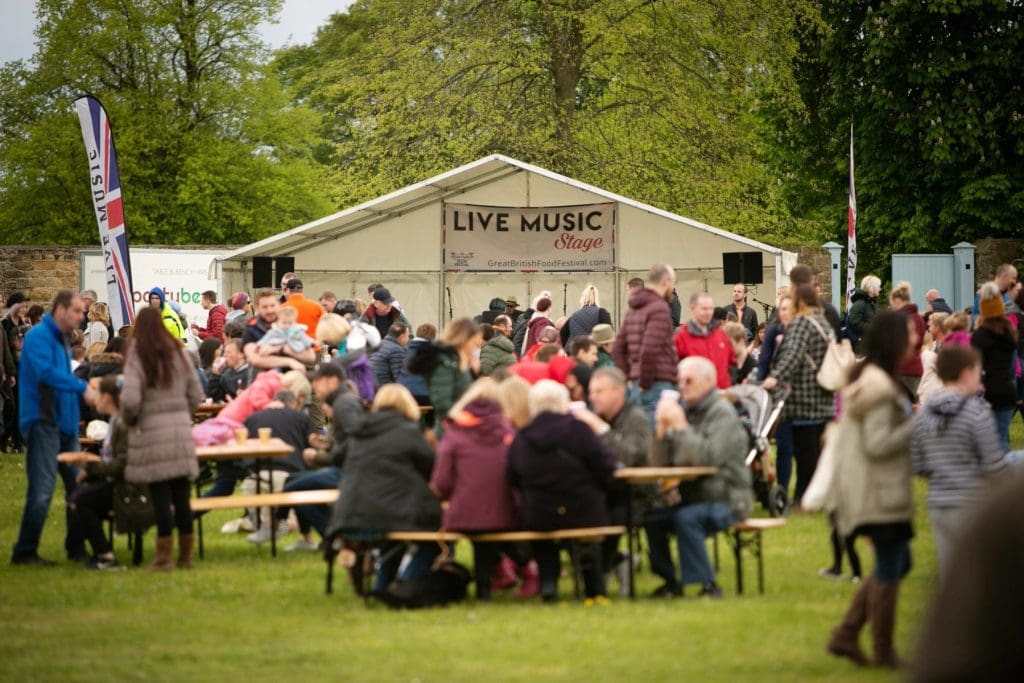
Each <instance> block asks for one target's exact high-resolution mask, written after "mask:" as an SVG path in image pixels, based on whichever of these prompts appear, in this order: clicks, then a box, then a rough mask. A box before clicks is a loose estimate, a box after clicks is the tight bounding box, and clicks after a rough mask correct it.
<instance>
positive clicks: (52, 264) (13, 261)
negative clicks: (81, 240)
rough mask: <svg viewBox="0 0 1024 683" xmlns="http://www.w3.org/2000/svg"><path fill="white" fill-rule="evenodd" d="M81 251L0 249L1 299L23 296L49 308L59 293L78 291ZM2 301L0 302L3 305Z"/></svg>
mask: <svg viewBox="0 0 1024 683" xmlns="http://www.w3.org/2000/svg"><path fill="white" fill-rule="evenodd" d="M79 250H80V247H23V246H11V247H0V264H3V265H2V266H0V297H2V299H3V300H6V299H7V297H8V296H9V295H10V294H12V293H13V292H18V291H20V292H24V293H25V294H27V295H28V297H29V299H31V300H32V302H33V303H38V304H42V305H43V306H47V305H48V304H49V302H50V300H51V299H52V298H53V295H54V293H55V292H56V291H57V290H58V289H78V267H79V264H78V252H79ZM2 303H3V301H2V300H0V305H2Z"/></svg>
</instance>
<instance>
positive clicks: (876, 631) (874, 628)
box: [868, 581, 903, 669]
mask: <svg viewBox="0 0 1024 683" xmlns="http://www.w3.org/2000/svg"><path fill="white" fill-rule="evenodd" d="M899 592H900V584H899V581H872V589H871V592H870V593H869V594H868V613H869V614H870V620H871V638H872V640H873V641H874V649H875V665H876V666H882V667H886V668H889V669H899V668H902V667H903V662H902V661H901V660H900V658H899V657H898V656H897V655H896V650H895V648H894V647H893V644H892V639H893V633H894V632H895V631H896V600H897V598H898V597H899Z"/></svg>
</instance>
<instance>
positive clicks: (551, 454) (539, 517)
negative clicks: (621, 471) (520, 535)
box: [508, 413, 617, 531]
mask: <svg viewBox="0 0 1024 683" xmlns="http://www.w3.org/2000/svg"><path fill="white" fill-rule="evenodd" d="M616 467H617V461H616V460H615V456H614V455H613V454H612V452H611V450H609V448H608V447H607V446H606V445H605V444H604V443H603V442H602V441H601V440H600V439H599V438H598V437H597V436H596V435H595V434H594V432H593V431H592V430H591V429H590V427H588V426H587V425H585V424H583V423H582V422H580V421H579V420H577V419H576V418H574V417H572V416H571V415H558V414H555V413H541V414H539V415H537V417H535V418H533V420H531V421H530V423H529V424H528V425H526V426H525V427H523V429H522V430H521V431H520V432H519V434H518V436H516V438H515V441H513V442H512V446H511V447H510V449H509V452H508V481H509V484H510V485H511V486H512V488H513V489H516V490H518V491H519V492H520V494H521V496H522V504H521V506H520V515H521V518H520V525H521V526H522V527H523V528H524V529H529V530H531V531H549V530H552V529H574V528H579V527H589V526H602V525H605V524H607V523H608V511H607V505H606V492H607V491H608V489H609V488H610V487H611V485H612V483H613V481H614V479H613V474H614V472H615V469H616Z"/></svg>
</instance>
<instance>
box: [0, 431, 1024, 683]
mask: <svg viewBox="0 0 1024 683" xmlns="http://www.w3.org/2000/svg"><path fill="white" fill-rule="evenodd" d="M1020 440H1021V434H1020V433H1019V432H1018V433H1015V441H1016V442H1018V443H1019V442H1020ZM24 487H25V482H24V471H23V464H22V456H14V455H6V454H3V455H0V551H2V553H3V556H2V561H0V681H19V682H20V681H68V680H71V681H102V682H104V683H109V682H110V681H125V680H142V681H162V680H172V679H174V680H187V681H223V680H231V681H238V680H242V681H244V680H251V681H265V680H270V681H279V682H285V681H300V680H302V681H305V680H310V681H316V680H347V681H423V682H427V681H480V680H487V681H524V682H526V681H530V682H533V681H549V680H565V681H665V680H672V681H682V680H695V681H719V680H720V681H737V680H743V681H747V680H760V681H786V680H799V681H805V680H835V681H845V680H851V681H853V680H856V681H866V680H888V679H895V678H896V676H893V675H890V674H887V673H885V672H881V671H876V670H858V669H856V668H855V667H854V666H853V665H851V664H849V663H847V662H845V661H839V660H836V659H834V658H832V657H830V656H828V655H827V654H825V652H824V644H825V641H826V638H827V637H828V634H829V632H830V629H831V627H832V626H833V624H834V623H835V622H836V621H837V620H838V619H839V618H840V616H841V614H842V612H843V610H844V608H845V606H846V604H847V602H848V600H849V598H850V595H851V593H852V591H853V590H854V587H853V585H852V584H850V583H848V582H845V581H844V582H841V583H833V582H829V581H826V580H824V579H821V578H819V577H818V575H817V570H818V568H819V567H822V566H824V565H825V564H826V563H827V561H828V559H829V550H828V537H827V528H826V525H825V522H824V520H823V519H822V518H821V517H820V516H816V515H815V516H800V517H792V518H790V524H789V525H788V526H787V527H786V528H784V529H781V530H777V531H775V532H771V533H769V534H766V538H765V543H766V565H767V574H768V585H767V594H766V595H764V596H759V595H757V594H756V589H755V583H754V578H755V577H754V572H753V563H750V564H749V565H747V567H748V575H747V590H748V593H747V594H746V595H744V596H742V597H741V596H737V595H736V594H735V579H734V571H733V564H732V561H731V558H730V557H729V554H728V552H723V553H722V558H723V565H722V574H721V583H722V584H723V586H724V587H725V589H726V598H725V599H724V600H722V601H718V602H715V601H705V600H699V599H696V598H693V597H691V598H687V599H683V600H675V601H655V600H651V599H638V600H637V601H635V602H630V601H629V600H627V599H624V598H614V601H613V604H611V605H609V606H605V607H592V608H586V607H583V606H582V605H580V604H578V603H574V602H571V601H566V602H563V603H562V604H560V605H558V606H544V605H541V604H539V603H538V602H531V603H529V604H519V603H517V602H516V601H514V600H513V599H512V598H511V597H509V598H502V599H499V600H497V601H496V602H495V603H494V604H490V605H486V606H481V605H476V604H474V603H473V602H472V601H469V602H467V603H464V604H463V605H460V606H456V607H451V608H447V609H435V610H427V611H421V612H394V611H389V610H387V609H385V608H382V607H379V606H374V607H369V608H368V607H366V606H365V605H364V604H363V603H362V601H360V600H359V599H357V598H356V597H354V595H353V593H352V591H351V589H350V587H349V585H348V582H347V581H346V580H344V578H341V579H339V581H338V582H337V588H336V592H335V595H333V596H330V597H327V596H325V595H324V593H323V578H324V566H323V563H322V562H321V561H320V560H319V559H318V556H315V555H313V554H308V555H305V554H304V555H301V556H292V555H288V554H281V555H279V556H278V557H277V558H276V559H273V558H271V557H270V553H269V548H266V547H264V548H260V549H257V548H255V547H253V546H252V545H250V544H249V543H248V542H246V540H245V538H244V536H241V535H239V536H230V537H229V536H224V535H221V534H220V533H219V531H218V530H219V527H220V524H221V523H222V522H223V521H225V520H227V519H230V518H231V517H232V516H233V514H234V513H220V514H215V515H211V516H210V518H209V519H208V522H207V525H206V529H207V531H208V534H207V556H206V559H205V560H204V561H202V562H200V563H199V564H198V567H197V568H196V569H195V570H194V571H191V572H184V571H176V572H173V573H171V574H167V575H149V574H147V573H145V572H142V571H138V570H131V571H125V572H116V573H101V572H89V571H86V570H84V569H82V568H80V567H77V566H73V565H71V564H68V563H63V564H62V565H60V566H59V567H56V568H52V569H39V568H26V567H12V566H10V565H9V564H8V563H7V557H8V556H9V553H10V548H11V546H12V545H13V543H14V539H15V536H16V534H17V525H18V522H19V520H20V515H21V506H22V500H23V497H24ZM917 488H918V490H917V495H918V500H919V502H921V503H923V493H924V487H923V485H920V482H919V486H918V487H917ZM58 490H59V489H58ZM59 497H60V496H59V495H58V496H57V498H59ZM63 527H64V523H63V502H62V501H60V500H55V501H54V503H53V506H52V508H51V511H50V516H49V521H48V524H47V527H46V530H45V532H44V536H43V545H42V548H41V554H42V555H43V556H44V557H48V558H51V559H60V558H61V556H62V541H63ZM916 530H917V538H916V539H915V541H914V544H913V552H914V569H913V571H912V573H911V574H910V576H909V578H908V580H907V581H906V582H905V587H904V590H903V593H902V596H901V601H900V611H899V617H898V624H897V630H898V634H897V640H898V643H899V644H900V645H901V647H902V652H903V653H904V654H907V655H910V654H912V652H913V649H914V642H915V638H916V637H917V634H918V632H919V630H920V626H921V623H922V619H923V617H924V612H925V609H926V605H927V603H928V596H929V594H930V592H931V590H932V587H933V584H934V581H935V576H936V573H935V560H934V556H933V549H932V541H931V535H930V531H929V528H928V524H927V518H926V515H925V512H924V508H923V505H919V507H918V518H917V523H916ZM146 540H147V556H151V555H152V548H151V547H150V545H149V544H151V543H152V534H150V535H149V536H147V539H146ZM286 543H287V541H286ZM858 547H859V549H860V552H861V556H862V560H863V561H864V563H865V568H866V570H867V571H869V570H870V567H871V566H872V564H873V561H872V555H871V550H870V547H869V545H868V543H867V542H866V541H860V542H859V543H858ZM724 549H725V547H724V546H723V551H724ZM467 551H468V549H467V548H460V550H459V555H460V558H462V559H465V557H466V556H467V555H468V552H467ZM118 555H119V558H120V559H121V561H122V562H124V563H128V562H129V561H130V557H129V552H128V550H127V549H126V547H125V543H124V541H123V539H119V541H118ZM612 585H614V583H613V584H612ZM655 585H656V581H655V580H654V579H653V578H652V577H651V576H650V574H649V573H647V572H642V573H641V574H640V576H639V589H640V592H641V594H646V593H648V592H649V591H650V590H652V589H653V588H654V586H655ZM570 588H571V586H570V585H569V581H568V580H563V582H562V590H563V592H564V593H565V594H566V595H567V596H568V593H569V591H570ZM752 589H754V590H752ZM693 592H695V591H693V589H691V593H693ZM867 644H868V643H867V641H865V645H866V646H867ZM239 674H242V675H243V676H245V677H246V678H244V679H240V678H238V676H239Z"/></svg>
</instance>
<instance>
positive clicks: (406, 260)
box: [214, 155, 796, 326]
mask: <svg viewBox="0 0 1024 683" xmlns="http://www.w3.org/2000/svg"><path fill="white" fill-rule="evenodd" d="M446 202H459V203H462V204H474V205H482V206H487V207H556V206H568V205H583V204H606V205H607V204H609V203H610V205H611V206H613V207H614V208H615V211H614V215H615V222H614V226H613V227H612V228H611V229H612V230H613V231H614V234H613V241H614V257H613V262H614V267H613V268H610V269H605V270H602V271H584V272H581V271H561V272H551V271H547V272H539V271H535V272H467V271H466V270H455V269H452V268H451V267H450V264H451V259H450V257H449V258H447V259H446V256H445V251H444V246H445V245H444V240H445V238H446V233H445V228H444V226H443V225H442V223H443V222H444V220H445V218H444V206H445V203H446ZM448 227H449V228H450V227H451V226H450V225H449V226H448ZM449 239H450V238H449ZM725 252H760V253H761V254H762V264H763V283H764V284H762V285H760V287H759V289H757V288H755V289H753V290H752V291H753V295H754V296H755V297H757V298H758V299H760V300H762V301H769V302H771V301H773V300H774V296H775V289H776V286H777V285H779V284H780V283H782V281H783V280H784V278H785V276H786V274H787V273H788V272H789V269H790V268H791V267H792V266H793V265H794V264H795V263H796V254H793V253H790V252H786V251H783V250H781V249H778V248H776V247H772V246H769V245H767V244H763V243H760V242H757V241H754V240H751V239H747V238H745V237H741V236H739V235H734V234H732V233H729V232H726V231H724V230H720V229H718V228H714V227H711V226H709V225H705V224H703V223H700V222H698V221H694V220H691V219H689V218H684V217H683V216H679V215H676V214H673V213H670V212H668V211H664V210H662V209H658V208H655V207H653V206H649V205H647V204H643V203H641V202H638V201H635V200H632V199H628V198H626V197H622V196H620V195H617V194H614V193H612V192H608V191H606V190H602V189H600V188H597V187H594V186H591V185H587V184H585V183H582V182H579V181H577V180H574V179H572V178H568V177H566V176H563V175H559V174H557V173H553V172H551V171H548V170H546V169H543V168H539V167H537V166H533V165H530V164H527V163H524V162H522V161H517V160H516V159H511V158H509V157H506V156H502V155H493V156H489V157H485V158H483V159H479V160H477V161H474V162H472V163H470V164H466V165H465V166H460V167H459V168H456V169H454V170H452V171H449V172H447V173H443V174H441V175H438V176H435V177H433V178H430V179H428V180H424V181H422V182H420V183H416V184H415V185H410V186H409V187H406V188H403V189H401V190H397V191H395V192H392V193H390V194H387V195H384V196H382V197H378V198H377V199H373V200H371V201H368V202H365V203H363V204H360V205H358V206H355V207H352V208H350V209H346V210H344V211H341V212H339V213H336V214H332V215H330V216H327V217H325V218H321V219H319V220H316V221H313V222H311V223H307V224H306V225H302V226H299V227H297V228H294V229H291V230H287V231H285V232H282V233H280V234H278V235H275V236H273V237H270V238H267V239H265V240H261V241H259V242H255V243H254V244H250V245H248V246H246V247H242V248H240V249H237V250H235V251H232V252H229V253H227V254H225V255H224V256H222V257H219V258H218V259H217V260H216V261H215V262H214V263H215V265H216V266H217V267H218V268H220V269H221V276H222V277H223V282H224V287H225V291H227V292H232V291H239V290H246V291H251V289H252V276H251V271H252V259H253V258H254V257H281V256H290V257H293V258H294V259H295V272H296V274H297V275H298V276H299V277H301V279H302V281H303V283H304V288H305V294H306V296H308V297H310V298H316V297H318V296H319V294H320V292H321V291H323V290H325V289H330V290H332V291H334V292H335V293H337V294H338V296H339V297H342V298H345V297H353V298H354V297H360V298H363V299H364V300H365V299H366V298H367V294H366V288H367V286H368V285H370V284H371V283H374V282H380V283H383V284H384V285H385V286H387V287H388V288H389V289H390V290H391V292H392V294H393V295H394V296H395V297H396V298H397V299H398V300H399V302H400V303H401V305H402V307H403V309H404V310H406V311H407V312H408V313H409V317H410V320H411V322H412V323H413V324H414V325H417V324H419V323H421V322H433V323H437V324H439V325H442V326H443V325H444V324H445V323H446V322H447V321H448V320H450V319H452V318H453V317H461V316H474V315H477V314H479V313H480V311H482V310H484V309H485V308H486V307H487V303H488V301H490V299H491V298H493V297H496V296H497V297H501V298H505V297H507V296H510V295H514V296H515V297H517V299H518V301H519V302H520V306H521V307H522V308H526V306H527V305H528V304H529V302H530V301H531V300H532V298H533V297H534V296H535V295H536V294H538V293H539V292H541V291H543V290H548V291H550V292H551V293H552V298H553V303H554V313H555V314H556V315H555V316H553V317H557V315H561V314H562V313H563V312H565V313H571V312H572V311H573V310H574V309H575V308H576V306H577V302H578V300H579V296H580V292H581V290H582V288H583V287H584V286H585V285H586V284H587V283H588V282H593V283H594V284H595V285H597V287H598V289H599V291H600V294H601V305H603V306H605V307H606V308H608V309H609V310H610V311H611V313H612V318H613V320H615V321H616V322H617V321H618V320H620V317H621V313H622V312H624V310H625V307H626V297H625V286H626V282H627V281H628V280H629V279H630V278H633V277H644V276H645V274H646V272H647V269H648V268H649V267H650V266H651V264H652V263H655V262H667V263H669V264H671V265H672V266H674V267H675V269H676V274H677V280H678V285H677V290H678V292H679V296H680V298H682V299H683V301H684V316H685V302H686V299H687V298H688V297H689V295H690V294H691V293H693V292H695V291H707V292H711V293H712V294H713V295H714V296H715V300H716V302H720V303H721V304H723V305H724V304H725V303H726V302H728V301H730V300H731V299H730V296H729V293H730V288H731V283H725V282H723V266H722V254H723V253H725ZM446 260H447V261H448V265H446V263H445V261H446ZM279 275H280V274H277V276H279ZM751 303H752V302H751ZM755 308H756V306H755Z"/></svg>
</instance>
